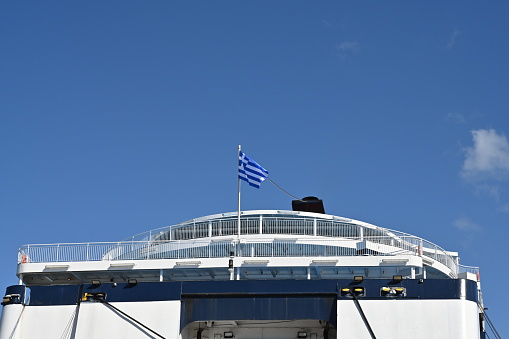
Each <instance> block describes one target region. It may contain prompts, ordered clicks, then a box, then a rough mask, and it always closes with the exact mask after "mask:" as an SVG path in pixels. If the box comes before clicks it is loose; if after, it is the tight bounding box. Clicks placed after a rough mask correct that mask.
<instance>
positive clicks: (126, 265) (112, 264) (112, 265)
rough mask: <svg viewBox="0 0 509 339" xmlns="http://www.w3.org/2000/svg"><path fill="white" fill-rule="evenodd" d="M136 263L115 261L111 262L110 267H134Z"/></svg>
mask: <svg viewBox="0 0 509 339" xmlns="http://www.w3.org/2000/svg"><path fill="white" fill-rule="evenodd" d="M134 265H135V263H133V262H114V263H111V264H110V267H122V268H129V267H130V268H133V267H134Z"/></svg>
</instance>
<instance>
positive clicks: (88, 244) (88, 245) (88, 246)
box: [87, 242, 90, 261]
mask: <svg viewBox="0 0 509 339" xmlns="http://www.w3.org/2000/svg"><path fill="white" fill-rule="evenodd" d="M89 248H90V243H89V242H87V261H88V249H89Z"/></svg>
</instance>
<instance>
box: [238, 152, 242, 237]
mask: <svg viewBox="0 0 509 339" xmlns="http://www.w3.org/2000/svg"><path fill="white" fill-rule="evenodd" d="M241 148H242V147H241V145H239V150H238V152H237V163H238V162H239V159H240V158H239V157H240V151H241ZM238 171H239V170H238V169H237V192H238V198H237V240H238V242H239V243H240V176H239V175H238Z"/></svg>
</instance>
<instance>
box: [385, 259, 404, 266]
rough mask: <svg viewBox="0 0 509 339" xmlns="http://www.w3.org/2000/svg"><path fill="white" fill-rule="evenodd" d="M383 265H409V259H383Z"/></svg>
mask: <svg viewBox="0 0 509 339" xmlns="http://www.w3.org/2000/svg"><path fill="white" fill-rule="evenodd" d="M382 263H384V264H400V265H405V264H406V263H408V259H382Z"/></svg>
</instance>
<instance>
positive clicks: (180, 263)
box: [176, 260, 201, 266]
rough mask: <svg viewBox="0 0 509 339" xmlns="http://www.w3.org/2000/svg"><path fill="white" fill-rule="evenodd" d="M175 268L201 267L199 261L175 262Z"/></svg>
mask: <svg viewBox="0 0 509 339" xmlns="http://www.w3.org/2000/svg"><path fill="white" fill-rule="evenodd" d="M176 264H177V266H199V265H201V261H198V260H196V261H177V262H176Z"/></svg>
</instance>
